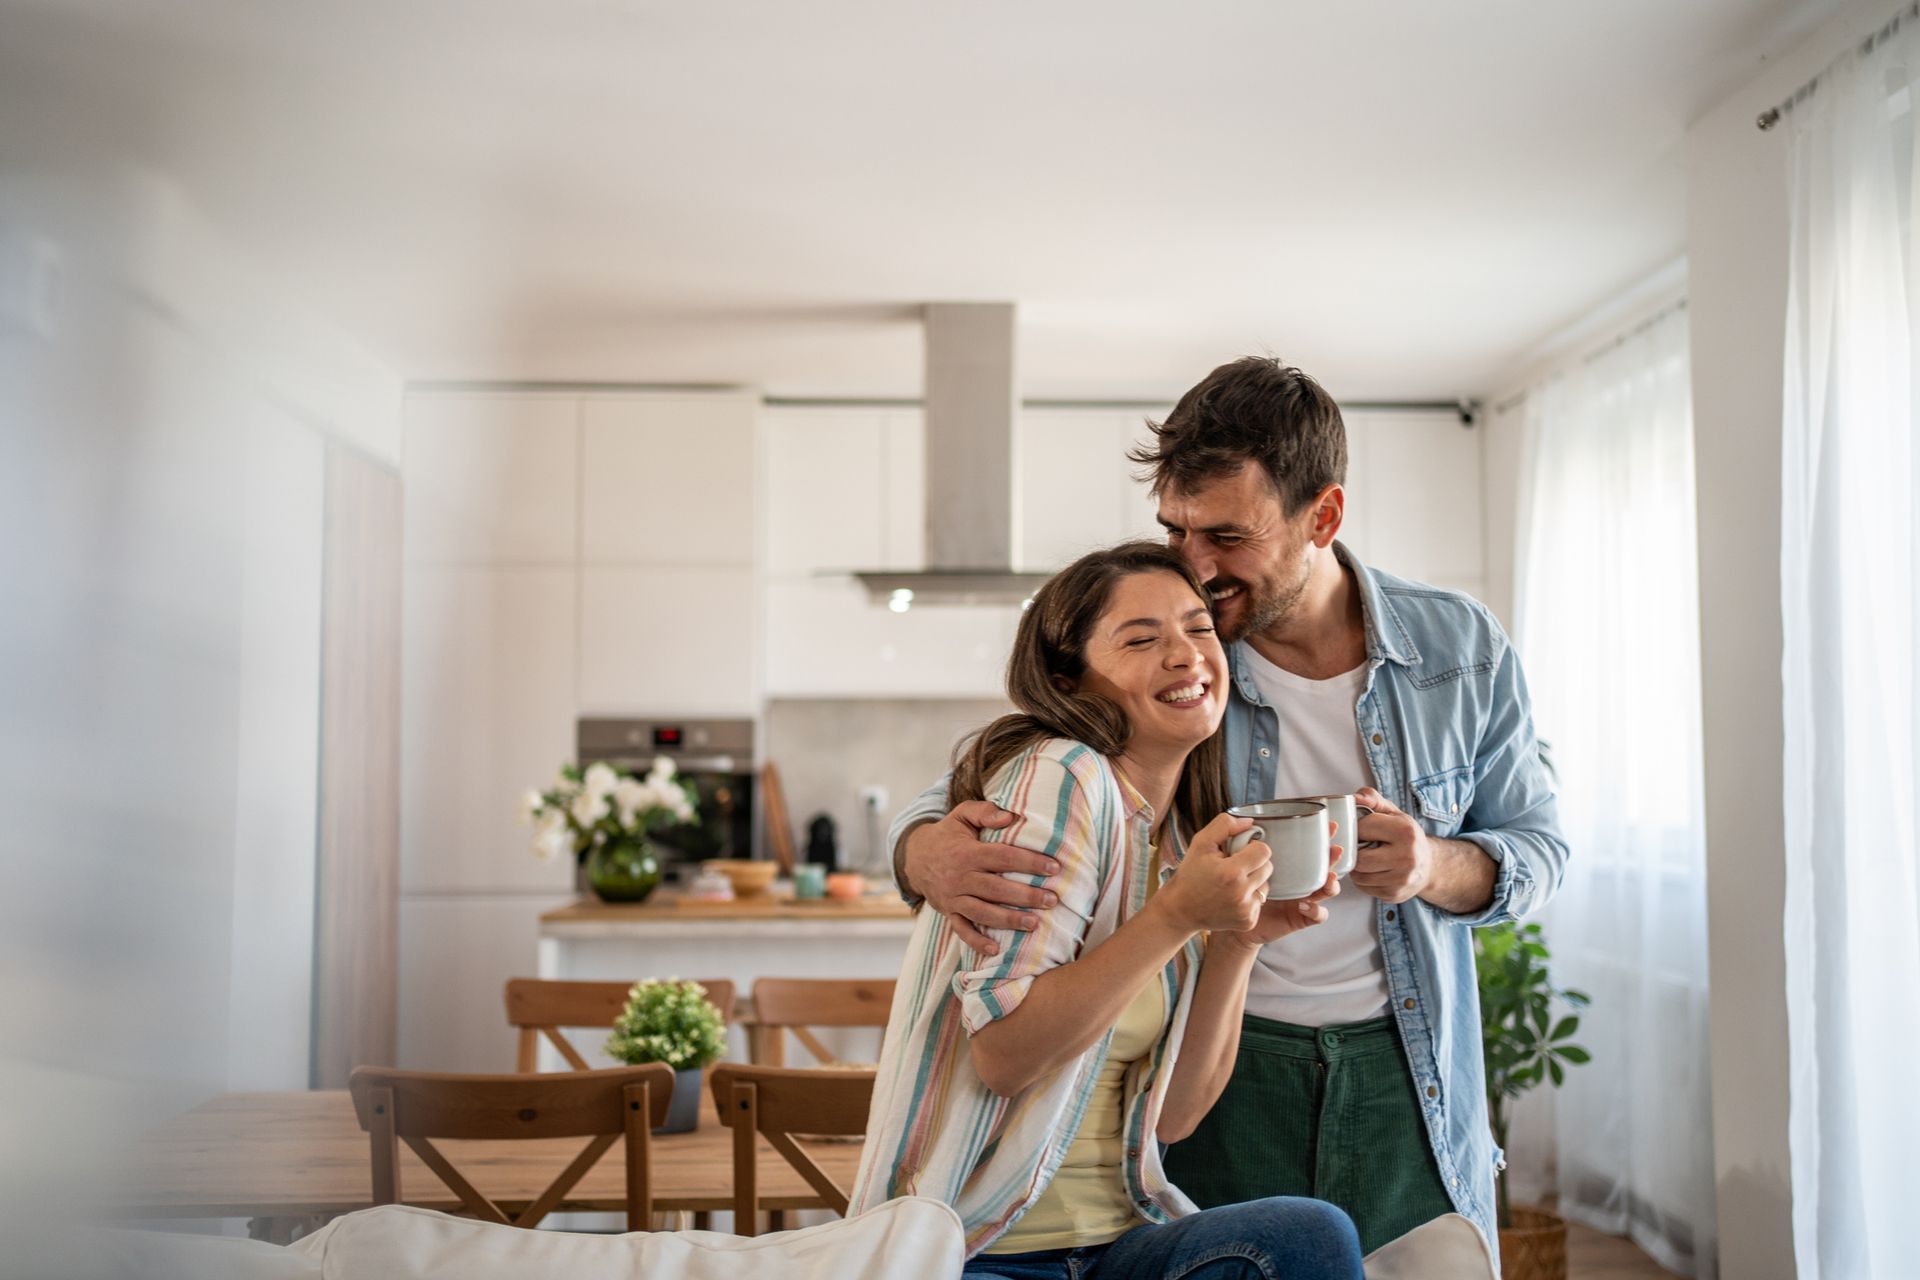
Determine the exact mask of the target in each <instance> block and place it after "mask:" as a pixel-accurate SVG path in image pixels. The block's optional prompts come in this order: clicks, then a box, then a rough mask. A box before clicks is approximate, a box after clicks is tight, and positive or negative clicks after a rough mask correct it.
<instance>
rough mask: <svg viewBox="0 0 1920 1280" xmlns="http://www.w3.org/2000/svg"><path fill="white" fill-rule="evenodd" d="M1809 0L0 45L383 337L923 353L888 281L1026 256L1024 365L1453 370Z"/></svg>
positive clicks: (708, 367) (1102, 377)
mask: <svg viewBox="0 0 1920 1280" xmlns="http://www.w3.org/2000/svg"><path fill="white" fill-rule="evenodd" d="M1836 7H1837V0H1679V2H1676V0H1591V2H1589V3H1586V4H1580V5H1575V4H1571V3H1565V2H1553V0H1547V2H1543V0H1445V2H1438V0H1436V2H1432V3H1426V4H1388V3H1382V2H1380V0H1367V2H1352V3H1333V2H1331V0H1322V2H1321V3H1299V2H1291V3H1279V2H1276V0H1259V2H1246V3H1239V2H1234V0H1188V2H1187V3H1184V4H1178V5H1175V4H1168V3H1165V0H1152V2H1150V3H1149V2H1144V0H968V2H966V3H962V2H961V0H948V2H947V3H938V4H936V3H927V2H915V0H799V2H794V3H777V2H775V0H760V2H750V0H675V2H674V3H665V2H662V0H446V2H444V3H428V2H426V0H166V2H165V3H159V4H155V3H150V2H147V3H142V2H140V0H0V24H4V25H0V50H4V53H0V73H4V75H5V76H7V77H10V78H12V79H13V81H14V84H15V86H16V88H17V87H18V86H19V85H20V84H22V83H37V84H39V85H40V86H41V87H42V88H43V89H44V90H45V92H46V93H47V95H49V98H50V100H51V99H53V98H57V100H58V102H59V104H60V108H61V109H60V110H58V111H56V112H55V113H54V114H53V116H52V117H51V119H50V122H49V123H48V124H47V125H46V126H45V128H46V129H47V130H48V131H52V132H50V133H49V134H48V136H47V137H43V138H42V142H43V145H47V144H48V137H51V136H52V134H53V133H57V132H58V131H60V130H76V131H80V130H84V131H89V132H95V133H102V134H106V133H111V134H113V135H115V136H116V137H118V136H121V135H124V136H127V137H130V138H132V139H133V140H134V145H135V146H137V147H138V149H139V150H140V151H141V152H143V153H144V154H147V155H149V156H151V157H153V158H154V160H155V161H156V162H157V163H158V164H159V166H160V167H161V168H162V169H163V170H165V171H167V172H170V173H171V174H173V175H174V176H176V177H177V178H178V179H179V180H180V181H181V182H182V183H183V185H185V186H186V187H187V189H188V190H189V191H190V192H191V193H192V194H193V196H194V198H195V199H196V200H197V201H198V202H199V204H200V205H201V206H202V208H203V210H204V212H205V213H206V214H207V215H208V217H209V218H210V219H211V220H212V221H213V222H214V223H215V225H216V226H217V227H218V228H219V229H220V230H221V232H222V233H223V234H224V235H225V236H226V237H227V238H229V239H230V240H231V241H233V242H234V243H235V244H236V245H237V246H239V247H240V248H241V249H242V250H243V251H244V252H245V253H246V254H247V255H248V256H250V257H252V258H254V259H256V260H258V261H261V262H265V263H269V264H271V266H272V270H273V271H274V273H275V274H276V277H277V278H279V279H282V280H284V281H286V282H287V284H288V286H289V288H290V290H291V291H292V292H293V293H295V294H296V295H297V296H298V297H299V298H300V300H301V301H302V302H303V303H305V304H307V305H309V306H311V307H313V308H315V309H317V310H319V311H320V312H322V313H323V314H324V315H326V316H327V317H329V318H330V319H332V320H333V321H335V322H337V323H338V324H339V325H341V326H342V327H343V328H345V329H346V330H348V331H349V332H350V333H352V334H354V335H355V336H357V337H358V338H359V339H361V340H362V341H363V342H364V343H365V344H366V345H367V346H368V347H369V348H370V349H371V350H373V351H374V352H375V353H376V354H378V355H379V356H380V357H381V358H382V359H384V360H386V361H387V362H388V363H390V364H391V365H392V366H393V367H395V368H396V369H397V370H399V371H400V372H402V373H404V374H406V375H408V376H410V377H418V378H515V379H518V378H525V379H566V380H608V381H672V382H724V383H747V384H752V385H758V386H762V387H765V388H767V389H769V390H771V391H774V392H780V393H787V394H912V393H916V392H917V391H918V386H919V379H920V367H919V350H920V348H919V334H918V327H917V324H916V322H915V319H914V315H915V313H914V306H915V304H917V303H919V302H922V301H925V300H928V299H950V300H956V299H1014V300H1017V301H1018V302H1019V303H1020V304H1021V308H1022V313H1021V314H1022V330H1021V358H1022V362H1023V367H1022V384H1023V388H1024V390H1025V391H1026V393H1027V394H1029V395H1035V396H1063V397H1065V396H1095V397H1142V398H1155V397H1163V396H1171V395H1173V394H1175V393H1177V392H1178V391H1179V390H1181V389H1182V388H1184V387H1185V386H1186V385H1188V384H1189V383H1191V382H1192V381H1193V380H1194V379H1195V378H1197V377H1198V376H1199V374H1201V373H1203V372H1204V371H1205V370H1206V369H1207V368H1209V367H1211V366H1212V365H1213V364H1215V363H1217V362H1218V361H1220V360H1222V359H1225V358H1228V357H1231V356H1234V355H1237V354H1241V353H1243V352H1247V351H1261V350H1271V351H1273V352H1276V353H1278V354H1281V355H1284V356H1285V357H1287V358H1288V359H1290V360H1293V361H1296V362H1297V363H1299V364H1301V365H1303V366H1304V367H1306V368H1308V369H1309V370H1311V371H1314V372H1316V373H1317V374H1318V375H1320V376H1321V378H1322V379H1323V380H1324V381H1325V382H1327V383H1328V385H1329V386H1330V387H1331V388H1332V389H1333V390H1334V391H1335V392H1336V394H1338V395H1340V396H1341V397H1342V398H1346V399H1363V398H1375V397H1401V396H1412V397H1450V396H1454V395H1459V394H1470V393H1476V392H1484V391H1486V390H1487V389H1488V388H1489V386H1490V384H1491V382H1492V381H1493V380H1494V379H1495V378H1497V377H1498V376H1499V375H1500V373H1501V372H1502V370H1504V369H1506V368H1508V367H1510V366H1511V364H1512V363H1513V362H1514V361H1515V360H1516V359H1517V358H1518V357H1519V356H1520V355H1521V354H1522V353H1523V352H1524V351H1525V350H1526V349H1527V348H1528V347H1529V346H1531V345H1532V344H1534V343H1535V342H1537V341H1538V340H1539V339H1540V338H1541V337H1542V336H1544V335H1545V334H1547V333H1549V332H1551V331H1553V330H1555V329H1557V328H1559V327H1561V326H1563V325H1565V324H1567V323H1569V322H1570V321H1572V320H1575V319H1576V318H1577V317H1578V316H1579V315H1580V314H1582V312H1583V311H1585V310H1586V309H1587V308H1589V307H1591V306H1593V305H1594V304H1596V303H1598V302H1600V301H1602V300H1604V299H1605V298H1606V297H1608V296H1609V295H1610V294H1612V293H1614V292H1616V291H1618V290H1621V289H1623V288H1625V287H1627V286H1629V285H1631V284H1633V283H1634V282H1635V281H1636V280H1638V279H1640V278H1642V277H1644V276H1646V275H1647V274H1648V273H1650V272H1652V271H1654V270H1656V269H1658V268H1660V267H1662V266H1663V265H1665V264H1667V263H1669V262H1671V261H1672V260H1673V259H1674V258H1675V257H1676V256H1677V255H1678V254H1679V253H1680V252H1681V250H1682V247H1683V233H1684V208H1683V169H1682V159H1683V158H1682V154H1681V151H1682V138H1683V132H1684V129H1685V126H1686V124H1687V123H1688V121H1689V120H1690V119H1692V118H1693V117H1694V116H1696V115H1697V114H1699V113H1700V112H1701V111H1703V110H1704V109H1705V108H1706V107H1708V106H1710V105H1711V104H1712V103H1713V102H1714V101H1715V100H1716V99H1717V98H1719V97H1720V96H1721V95H1722V94H1723V93H1725V92H1726V91H1727V90H1728V89H1730V88H1731V87H1732V86H1733V85H1735V84H1738V83H1739V82H1740V81H1741V80H1743V79H1744V78H1746V77H1747V76H1749V75H1751V74H1752V73H1754V72H1755V71H1756V70H1757V69H1758V67H1759V65H1760V63H1761V62H1762V61H1763V59H1764V58H1765V57H1766V56H1768V55H1770V54H1773V53H1777V52H1778V51H1779V50H1781V49H1782V48H1784V47H1785V46H1786V45H1788V44H1789V43H1791V41H1792V40H1793V39H1794V38H1795V37H1796V36H1797V35H1798V34H1800V33H1801V32H1803V31H1805V30H1806V29H1807V28H1808V27H1810V26H1811V25H1813V24H1814V23H1816V22H1817V21H1819V20H1820V19H1821V18H1822V17H1824V16H1826V15H1827V14H1828V13H1830V12H1831V11H1832V10H1833V9H1834V8H1836ZM53 145H59V144H57V143H56V144H53Z"/></svg>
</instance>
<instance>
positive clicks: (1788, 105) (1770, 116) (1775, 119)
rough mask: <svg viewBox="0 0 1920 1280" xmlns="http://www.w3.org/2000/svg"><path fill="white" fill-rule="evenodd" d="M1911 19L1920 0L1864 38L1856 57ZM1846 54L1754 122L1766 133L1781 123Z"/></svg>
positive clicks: (1916, 16)
mask: <svg viewBox="0 0 1920 1280" xmlns="http://www.w3.org/2000/svg"><path fill="white" fill-rule="evenodd" d="M1909 19H1915V20H1920V0H1915V2H1914V3H1913V4H1910V5H1908V6H1907V7H1906V8H1904V9H1902V10H1901V11H1900V12H1898V13H1896V14H1894V15H1893V17H1891V18H1889V19H1888V20H1887V25H1885V26H1884V27H1881V28H1880V29H1879V30H1878V31H1876V32H1874V33H1873V34H1872V35H1870V36H1868V37H1867V38H1866V39H1865V40H1862V41H1861V42H1860V45H1859V47H1858V48H1857V49H1854V50H1852V53H1853V54H1854V56H1855V57H1860V58H1864V57H1866V56H1867V55H1868V54H1870V53H1872V52H1873V51H1874V50H1875V49H1877V48H1879V47H1880V46H1881V45H1882V44H1885V43H1886V42H1887V41H1888V40H1891V39H1893V34H1894V32H1896V31H1898V30H1900V24H1901V23H1903V22H1906V21H1908V20H1909ZM1846 56H1847V55H1846V54H1844V53H1843V54H1841V55H1840V57H1839V58H1835V59H1834V60H1833V61H1832V62H1829V63H1828V64H1827V65H1826V66H1824V67H1822V68H1821V69H1820V71H1819V73H1818V74H1816V75H1815V76H1814V77H1813V79H1811V80H1809V81H1807V82H1806V83H1805V84H1803V85H1801V86H1800V87H1799V88H1798V89H1795V90H1794V91H1793V92H1792V93H1791V94H1789V95H1787V98H1786V100H1785V101H1784V102H1782V103H1781V104H1780V105H1779V106H1777V107H1768V108H1767V109H1766V110H1765V111H1762V112H1761V113H1760V116H1759V118H1758V119H1756V120H1755V121H1754V124H1755V125H1757V126H1758V127H1759V129H1760V131H1761V132H1762V133H1765V132H1766V131H1767V130H1769V129H1771V128H1773V126H1775V125H1777V124H1779V123H1780V121H1781V119H1782V117H1784V116H1785V115H1786V114H1787V113H1788V112H1790V111H1792V110H1793V109H1794V108H1795V107H1797V106H1799V105H1800V104H1801V103H1803V102H1805V101H1806V100H1807V99H1808V98H1811V97H1812V96H1813V91H1814V90H1815V89H1817V88H1819V87H1820V82H1821V81H1822V80H1824V79H1826V78H1827V74H1828V73H1829V72H1831V71H1832V70H1833V69H1834V67H1835V66H1836V65H1838V64H1839V62H1840V60H1841V58H1845V57H1846Z"/></svg>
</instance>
